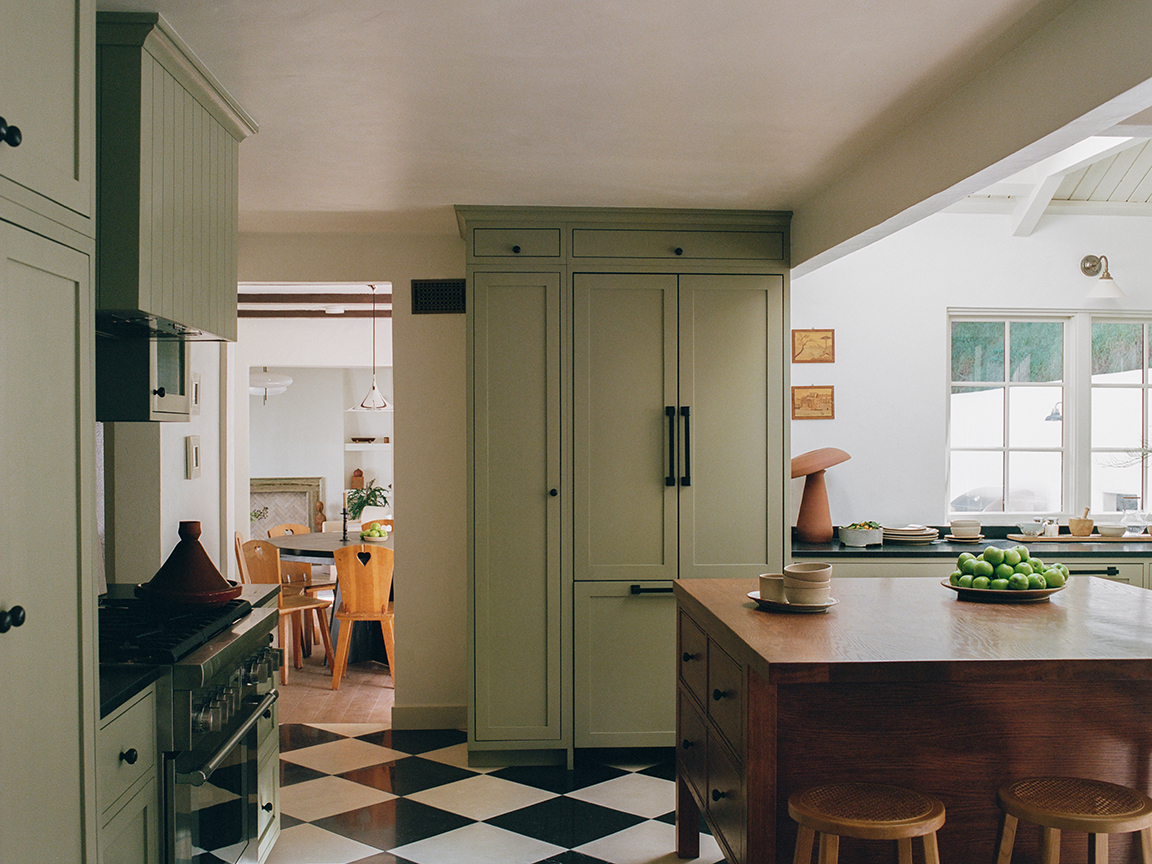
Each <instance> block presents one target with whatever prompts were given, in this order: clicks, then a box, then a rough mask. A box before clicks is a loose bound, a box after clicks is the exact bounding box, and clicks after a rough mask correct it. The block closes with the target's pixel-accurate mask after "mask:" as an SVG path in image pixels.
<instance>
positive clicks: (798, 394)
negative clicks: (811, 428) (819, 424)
mask: <svg viewBox="0 0 1152 864" xmlns="http://www.w3.org/2000/svg"><path fill="white" fill-rule="evenodd" d="M832 389H833V388H831V387H793V388H792V419H793V420H832V419H834V418H835V417H836V404H835V400H834V399H833V394H832Z"/></svg>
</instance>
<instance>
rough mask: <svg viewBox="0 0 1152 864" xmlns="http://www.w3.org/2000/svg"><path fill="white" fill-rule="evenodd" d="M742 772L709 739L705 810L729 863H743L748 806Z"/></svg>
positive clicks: (723, 750)
mask: <svg viewBox="0 0 1152 864" xmlns="http://www.w3.org/2000/svg"><path fill="white" fill-rule="evenodd" d="M743 777H744V775H743V772H742V771H741V770H740V766H739V765H738V764H737V763H736V762H734V761H733V760H732V757H731V756H729V755H728V752H727V750H726V749H725V747H724V745H723V744H721V743H720V742H719V741H717V740H716V739H715V738H713V737H711V736H709V738H708V793H707V796H706V801H705V804H704V806H705V807H706V808H707V809H708V815H709V816H710V817H711V819H709V824H711V826H712V829H713V831H715V832H716V839H717V840H718V841H719V842H720V848H721V850H722V851H723V852H724V857H725V858H726V859H727V860H728V861H733V862H739V861H746V860H747V859H746V858H745V856H744V841H745V837H746V836H747V820H748V803H747V797H746V795H745V792H744V780H743Z"/></svg>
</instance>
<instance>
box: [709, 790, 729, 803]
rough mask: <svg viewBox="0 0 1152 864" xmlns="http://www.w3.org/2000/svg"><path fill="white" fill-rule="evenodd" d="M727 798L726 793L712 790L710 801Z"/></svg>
mask: <svg viewBox="0 0 1152 864" xmlns="http://www.w3.org/2000/svg"><path fill="white" fill-rule="evenodd" d="M727 797H728V793H727V792H721V791H720V790H719V789H713V790H712V800H713V801H719V800H721V799H722V798H727Z"/></svg>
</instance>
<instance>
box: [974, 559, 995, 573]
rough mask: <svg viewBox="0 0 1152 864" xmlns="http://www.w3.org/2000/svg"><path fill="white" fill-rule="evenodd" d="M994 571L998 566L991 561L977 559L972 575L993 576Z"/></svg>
mask: <svg viewBox="0 0 1152 864" xmlns="http://www.w3.org/2000/svg"><path fill="white" fill-rule="evenodd" d="M994 572H996V568H995V567H993V566H992V565H991V564H990V563H989V562H987V561H977V562H976V566H975V568H974V569H973V570H972V575H973V576H991V575H992V574H993V573H994Z"/></svg>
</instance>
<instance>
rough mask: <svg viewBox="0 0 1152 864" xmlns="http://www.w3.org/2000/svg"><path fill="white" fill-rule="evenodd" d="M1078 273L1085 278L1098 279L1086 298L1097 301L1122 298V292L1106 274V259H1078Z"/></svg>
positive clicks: (1092, 257)
mask: <svg viewBox="0 0 1152 864" xmlns="http://www.w3.org/2000/svg"><path fill="white" fill-rule="evenodd" d="M1080 272H1081V273H1083V274H1084V275H1085V276H1092V277H1096V276H1099V277H1100V278H1099V279H1098V280H1097V281H1096V284H1095V285H1093V286H1092V290H1091V291H1089V292H1088V297H1089V298H1091V299H1093V300H1099V299H1116V298H1119V297H1123V296H1124V292H1123V291H1121V290H1120V287H1119V286H1118V285H1117V284H1116V282H1115V280H1114V279H1113V278H1112V274H1111V273H1109V272H1108V257H1107V256H1106V255H1101V256H1099V257H1097V256H1095V255H1085V256H1084V257H1083V258H1081V259H1080Z"/></svg>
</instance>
